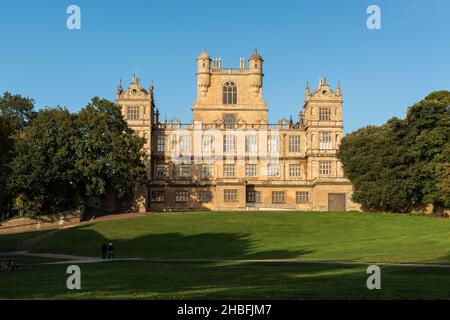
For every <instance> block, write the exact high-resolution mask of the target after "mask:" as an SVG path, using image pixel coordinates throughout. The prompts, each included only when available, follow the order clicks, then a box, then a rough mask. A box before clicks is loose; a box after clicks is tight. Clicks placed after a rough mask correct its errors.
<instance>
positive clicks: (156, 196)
mask: <svg viewBox="0 0 450 320" xmlns="http://www.w3.org/2000/svg"><path fill="white" fill-rule="evenodd" d="M152 202H154V203H158V202H164V191H152Z"/></svg>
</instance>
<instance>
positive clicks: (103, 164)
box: [73, 97, 146, 198]
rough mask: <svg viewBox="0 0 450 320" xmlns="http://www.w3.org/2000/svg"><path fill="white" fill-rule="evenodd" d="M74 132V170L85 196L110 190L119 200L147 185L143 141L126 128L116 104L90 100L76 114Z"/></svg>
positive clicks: (103, 193)
mask: <svg viewBox="0 0 450 320" xmlns="http://www.w3.org/2000/svg"><path fill="white" fill-rule="evenodd" d="M77 130H78V135H77V139H76V140H75V141H74V142H73V147H74V150H75V154H76V158H75V170H76V174H77V181H78V183H79V184H80V185H81V186H82V187H83V189H84V191H83V192H84V196H102V195H105V194H106V192H107V191H108V190H112V191H114V192H115V193H116V194H117V196H118V197H119V198H121V197H124V196H129V195H131V194H132V193H133V192H134V191H135V189H136V187H137V186H139V185H142V184H144V183H145V182H146V167H145V164H144V161H145V159H146V155H145V152H144V151H143V146H144V140H143V139H142V138H139V137H138V136H136V135H135V134H134V133H133V130H131V129H130V128H129V127H128V125H127V123H126V121H125V120H124V119H123V116H122V113H121V110H120V107H119V106H118V105H116V104H115V103H113V102H111V101H108V100H106V99H100V98H98V97H95V98H93V99H92V101H91V103H89V104H88V105H87V106H86V107H85V108H84V109H82V110H81V111H80V113H79V114H78V117H77Z"/></svg>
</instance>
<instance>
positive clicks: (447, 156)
mask: <svg viewBox="0 0 450 320" xmlns="http://www.w3.org/2000/svg"><path fill="white" fill-rule="evenodd" d="M406 124H407V126H408V136H407V137H406V144H407V145H408V146H409V150H410V156H411V157H412V158H413V159H414V163H413V165H412V167H411V169H412V170H411V174H412V175H414V176H415V177H417V188H418V189H419V190H420V191H421V192H422V203H423V204H433V206H434V209H435V210H436V211H441V209H442V208H445V207H447V208H449V207H450V202H449V201H448V197H449V195H448V193H447V194H445V193H444V192H445V190H448V189H449V184H450V175H449V174H448V166H449V163H450V92H448V91H435V92H432V93H431V94H429V95H428V96H427V97H426V98H425V99H423V100H422V101H420V102H418V103H416V104H414V105H413V106H412V107H410V108H409V109H408V112H407V117H406ZM443 191H444V192H443Z"/></svg>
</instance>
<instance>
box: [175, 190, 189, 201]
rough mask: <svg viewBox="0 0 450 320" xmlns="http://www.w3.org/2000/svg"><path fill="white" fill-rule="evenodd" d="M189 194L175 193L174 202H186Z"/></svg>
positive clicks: (184, 192)
mask: <svg viewBox="0 0 450 320" xmlns="http://www.w3.org/2000/svg"><path fill="white" fill-rule="evenodd" d="M188 201H189V192H188V191H177V192H176V193H175V202H188Z"/></svg>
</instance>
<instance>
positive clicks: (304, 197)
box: [295, 191, 309, 203]
mask: <svg viewBox="0 0 450 320" xmlns="http://www.w3.org/2000/svg"><path fill="white" fill-rule="evenodd" d="M295 201H296V202H297V203H306V202H309V192H308V191H297V192H296V193H295Z"/></svg>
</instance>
